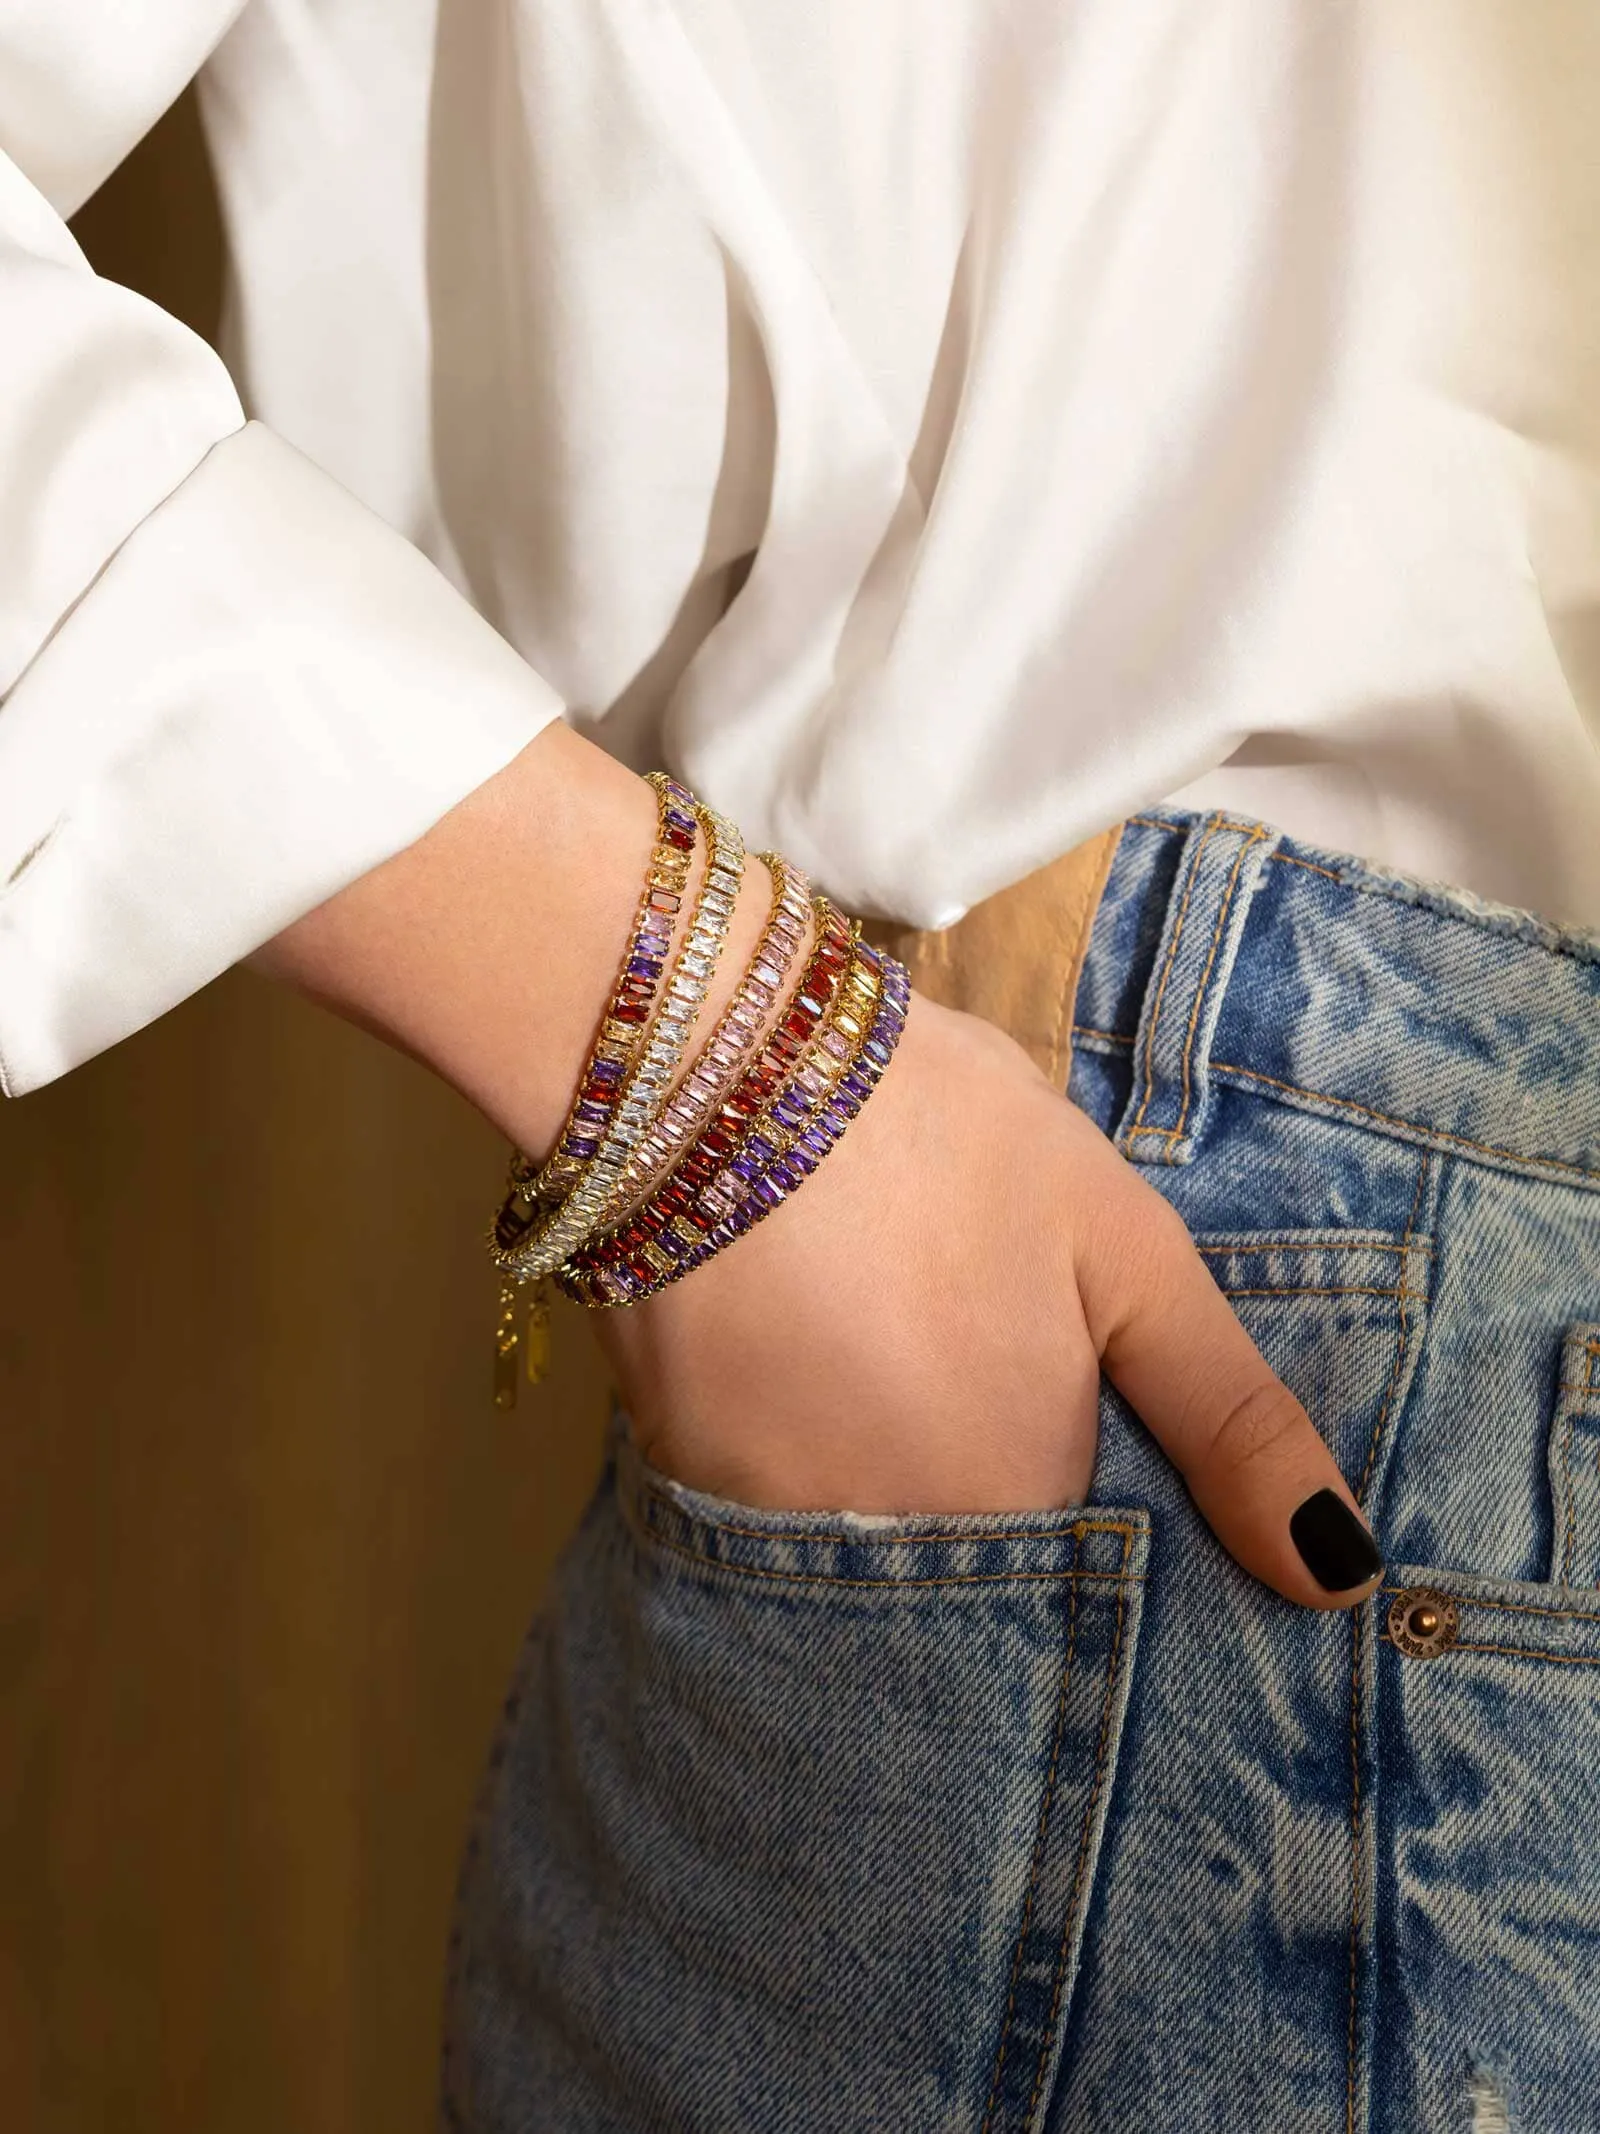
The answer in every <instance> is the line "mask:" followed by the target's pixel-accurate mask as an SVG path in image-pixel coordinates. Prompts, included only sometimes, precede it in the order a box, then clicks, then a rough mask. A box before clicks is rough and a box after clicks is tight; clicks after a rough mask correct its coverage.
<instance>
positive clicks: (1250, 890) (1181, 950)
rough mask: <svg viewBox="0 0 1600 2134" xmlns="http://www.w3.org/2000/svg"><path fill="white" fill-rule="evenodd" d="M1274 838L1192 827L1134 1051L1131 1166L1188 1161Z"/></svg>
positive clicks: (1126, 1140) (1209, 822)
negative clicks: (1231, 982)
mask: <svg viewBox="0 0 1600 2134" xmlns="http://www.w3.org/2000/svg"><path fill="white" fill-rule="evenodd" d="M1277 843H1278V833H1277V832H1276V831H1275V830H1269V829H1268V828H1267V827H1266V826H1265V825H1264V824H1262V823H1245V822H1235V821H1234V820H1233V819H1232V818H1231V817H1230V816H1227V815H1221V814H1218V815H1209V816H1207V817H1206V818H1205V820H1204V821H1201V822H1196V823H1194V824H1192V825H1191V826H1190V829H1189V831H1188V833H1187V836H1186V838H1185V842H1184V852H1183V858H1182V861H1181V862H1180V864H1179V867H1178V872H1177V876H1176V878H1175V879H1174V882H1173V885H1172V894H1171V899H1170V901H1169V903H1168V905H1167V917H1166V923H1165V925H1164V926H1163V928H1162V930H1161V941H1160V945H1159V947H1158V948H1157V950H1156V958H1155V962H1154V964H1153V965H1152V967H1151V976H1150V985H1149V990H1148V991H1147V993H1146V994H1145V1000H1144V1008H1143V1011H1142V1013H1141V1014H1140V1017H1139V1034H1138V1036H1137V1037H1136V1038H1135V1040H1134V1046H1133V1089H1132V1091H1131V1093H1130V1095H1129V1098H1128V1108H1127V1110H1126V1112H1125V1113H1124V1114H1123V1119H1122V1124H1121V1125H1120V1126H1119V1127H1118V1128H1117V1133H1116V1143H1117V1147H1118V1148H1119V1149H1121V1151H1122V1153H1123V1154H1124V1155H1125V1156H1127V1157H1129V1158H1131V1159H1132V1161H1133V1162H1135V1163H1189V1162H1191V1161H1192V1160H1193V1158H1194V1154H1195V1150H1196V1149H1197V1147H1198V1146H1199V1140H1200V1136H1201V1134H1202V1132H1203V1131H1204V1129H1205V1123H1206V1113H1207V1110H1208V1109H1209V1105H1210V1097H1211V1076H1210V1064H1211V1039H1212V1036H1213V1033H1214V1032H1215V1030H1216V1027H1217V1017H1218V1015H1219V1014H1220V1013H1221V1011H1222V998H1223V995H1224V993H1225V992H1226V990H1227V985H1228V974H1229V973H1230V972H1231V970H1232V969H1233V960H1234V957H1235V956H1236V955H1237V954H1238V952H1239V941H1240V937H1241V936H1242V934H1243V932H1244V922H1245V917H1246V915H1247V913H1248V912H1249V909H1250V900H1251V898H1252V896H1253V895H1254V894H1255V891H1256V889H1257V888H1258V887H1259V885H1260V882H1261V877H1262V873H1263V870H1264V868H1265V866H1266V862H1267V859H1268V856H1269V855H1270V854H1271V852H1272V851H1273V850H1274V848H1275V847H1276V845H1277Z"/></svg>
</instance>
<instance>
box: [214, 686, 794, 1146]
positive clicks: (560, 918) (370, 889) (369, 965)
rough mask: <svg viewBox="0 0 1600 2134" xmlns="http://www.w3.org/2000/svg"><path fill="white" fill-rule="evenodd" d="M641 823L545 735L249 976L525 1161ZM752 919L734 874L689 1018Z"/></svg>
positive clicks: (581, 752)
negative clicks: (433, 1091)
mask: <svg viewBox="0 0 1600 2134" xmlns="http://www.w3.org/2000/svg"><path fill="white" fill-rule="evenodd" d="M655 818H656V804H655V796H654V795H653V794H652V792H651V790H650V788H649V787H648V786H647V785H646V784H645V783H644V781H643V780H642V779H640V778H637V777H635V776H634V774H633V773H632V772H631V771H629V770H626V769H624V768H623V767H622V766H621V765H620V764H618V763H616V762H615V761H613V759H612V758H611V757H609V756H608V755H606V754H605V752H604V751H603V750H601V749H598V748H596V747H595V746H594V745H593V744H592V743H590V742H588V741H585V740H583V739H581V738H580V737H579V736H578V735H576V734H574V733H573V732H572V731H571V729H570V728H568V727H566V726H565V725H562V724H559V723H558V724H556V725H553V726H550V727H547V728H546V729H545V731H544V732H543V733H541V734H540V735H539V737H538V739H537V740H536V741H534V742H532V743H531V744H530V745H529V746H528V747H527V748H525V749H524V750H523V751H522V753H521V754H520V755H519V756H518V757H516V758H515V760H514V761H513V762H511V763H510V764H508V765H507V767H506V769H505V770H504V771H502V772H500V773H499V774H498V776H496V777H494V778H492V779H490V780H489V782H488V783H487V784H486V785H483V786H480V787H479V788H478V789H477V790H476V791H475V792H473V793H470V794H469V795H468V796H467V798H466V799H465V800H464V801H462V802H461V803H460V805H459V806H458V807H456V808H453V809H452V810H451V811H450V813H449V814H447V815H446V816H444V817H443V818H442V819H441V820H440V821H439V822H438V823H437V824H436V825H435V826H434V828H433V829H432V830H430V831H429V832H428V834H427V835H426V836H425V837H423V838H421V839H419V841H418V842H417V843H416V844H414V845H412V846H410V847H408V848H407V850H405V851H404V852H401V853H399V854H397V855H396V856H395V858H393V859H391V860H388V861H386V862H385V863H384V864H383V865H382V866H380V867H376V868H374V869H373V870H372V872H371V873H369V874H366V875H363V876H362V877H361V878H360V879H359V880H358V881H356V882H353V883H352V884H351V885H350V886H349V887H348V888H347V889H344V890H341V891H340V893H339V894H338V895H337V896H335V897H332V898H330V899H329V900H328V902H327V903H326V904H323V905H320V906H319V907H318V908H317V909H316V910H315V911H312V912H310V913H308V914H307V915H306V917H304V918H303V919H300V920H298V921H297V922H296V923H295V924H294V925H293V926H291V927H289V928H287V929H286V930H285V931H284V932H283V933H281V934H279V935H278V936H277V938H276V939H275V940H273V941H271V942H269V943H268V944H267V945H266V946H265V947H264V948H263V949H261V950H260V951H259V952H258V953H257V955H256V956H255V957H254V958H253V959H252V960H253V961H254V963H255V964H256V965H257V966H258V967H259V968H261V969H264V970H267V971H270V972H271V973H272V974H273V975H275V976H277V977H279V978H282V979H284V980H286V981H287V982H288V983H290V984H291V985H293V986H295V987H296V988H297V989H298V990H299V991H300V992H302V993H305V994H306V995H308V996H309V997H310V998H312V999H314V1000H317V1001H319V1002H320V1003H321V1004H322V1005H324V1006H325V1007H329V1008H331V1009H333V1010H334V1011H335V1012H336V1013H337V1014H340V1015H342V1016H344V1017H345V1018H346V1019H347V1020H348V1021H351V1022H355V1023H359V1024H361V1025H362V1026H363V1027H365V1028H367V1029H369V1030H372V1031H374V1032H375V1033H376V1034H377V1035H378V1036H380V1037H382V1038H384V1039H385V1040H386V1041H387V1042H388V1043H390V1044H392V1045H395V1046H398V1047H399V1048H400V1049H402V1050H404V1051H406V1052H409V1053H411V1054H413V1055H414V1056H415V1057H416V1058H418V1059H420V1060H422V1061H423V1062H424V1063H425V1064H426V1065H427V1066H429V1067H431V1068H432V1069H433V1070H434V1072H435V1073H437V1074H439V1075H440V1076H442V1077H443V1078H444V1080H446V1081H447V1082H450V1083H451V1084H452V1085H453V1086H454V1087H455V1088H456V1089H458V1090H460V1091H461V1093H462V1094H463V1095H464V1096H465V1097H467V1098H468V1099H469V1100H470V1101H471V1102H472V1103H473V1104H475V1105H477V1107H478V1108H479V1109H480V1110H481V1111H482V1112H484V1113H485V1114H486V1116H487V1117H488V1118H490V1119H491V1120H493V1121H494V1123H495V1124H496V1125H497V1126H499V1127H500V1128H501V1129H502V1130H503V1131H504V1132H505V1133H506V1134H507V1135H508V1136H509V1137H510V1138H511V1140H513V1141H514V1142H515V1143H516V1144H517V1145H518V1147H520V1148H523V1149H526V1150H527V1151H528V1152H529V1154H531V1155H534V1156H539V1157H542V1156H543V1155H544V1154H545V1152H546V1151H547V1150H548V1149H549V1147H550V1145H551V1143H552V1142H553V1140H554V1139H555V1136H556V1133H557V1131H558V1130H559V1128H560V1125H561V1121H562V1118H563V1117H564V1115H565V1112H566V1108H567V1104H568V1102H569V1100H570V1098H571V1095H572V1090H573V1085H574V1083H575V1081H576V1078H577V1075H578V1071H579V1068H580V1066H581V1064H582V1061H583V1058H584V1056H585V1053H586V1051H587V1048H588V1046H589V1044H590V1043H591V1041H592V1039H593V1037H594V1034H595V1031H596V1028H597V1027H598V1024H599V1021H600V1018H601V1015H602V1013H603V1011H604V1008H605V1004H606V1000H607V998H608V996H609V994H610V991H611V988H612V986H613V985H614V983H615V980H616V975H617V969H618V965H619V962H620V959H621V956H622V953H623V950H624V948H625V946H626V944H627V940H628V933H629V928H630V925H631V923H632V919H633V914H634V911H635V909H636V907H637V904H638V899H639V893H640V887H641V884H642V882H643V877H644V867H645V862H646V860H647V858H648V856H649V852H650V849H651V845H652V841H653V838H654V833H655ZM765 906H766V894H765V877H764V875H763V874H762V871H761V870H760V869H759V868H749V869H747V870H746V877H745V882H744V884H743V886H742V888H741V891H740V895H739V902H738V908H737V910H736V912H735V915H734V920H733V925H732V927H731V929H730V934H729V942H728V953H727V954H726V955H725V956H724V957H723V959H722V963H721V966H720V967H719V971H718V980H719V983H718V985H717V986H716V987H715V989H714V990H713V993H712V996H711V999H710V1000H709V1001H708V1003H707V1007H706V1010H705V1011H704V1015H711V1014H714V1013H715V1012H716V1011H717V1008H718V1006H719V1005H720V1002H721V1000H722V999H723V998H724V997H725V995H726V993H727V991H728V990H729V989H730V988H731V987H732V985H733V984H735V983H736V982H737V978H738V974H739V972H740V971H741V970H742V968H743V966H744V964H745V962H746V961H747V960H748V956H749V952H750V949H751V947H752V946H753V944H754V942H755V939H756V937H757V935H758V934H759V932H760V929H761V925H762V920H763V916H764V912H765Z"/></svg>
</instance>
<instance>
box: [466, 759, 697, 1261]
mask: <svg viewBox="0 0 1600 2134" xmlns="http://www.w3.org/2000/svg"><path fill="white" fill-rule="evenodd" d="M650 783H651V784H652V785H653V786H654V787H655V790H656V841H655V846H654V849H653V850H652V852H651V854H650V859H649V863H648V865H647V866H646V868H645V878H644V892H643V895H642V896H641V897H640V900H639V909H638V912H637V913H636V915H635V917H634V922H633V931H632V933H631V934H630V936H629V939H628V947H627V953H626V954H625V955H624V957H623V959H622V972H621V975H620V976H619V978H618V979H617V983H616V987H615V990H614V991H613V993H612V996H611V999H610V1001H609V1002H608V1003H607V1006H606V1011H605V1014H604V1015H603V1016H602V1017H601V1020H600V1034H599V1036H598V1037H597V1038H596V1039H595V1042H594V1049H593V1050H592V1051H591V1052H590V1054H589V1057H588V1059H587V1060H586V1061H585V1062H584V1068H583V1072H582V1074H581V1075H579V1077H578V1089H577V1094H576V1095H575V1096H574V1098H573V1100H572V1104H571V1107H570V1109H569V1110H568V1112H567V1116H566V1119H565V1121H564V1123H563V1125H562V1128H561V1131H560V1133H558V1134H557V1136H556V1140H555V1152H554V1154H553V1155H552V1156H551V1158H550V1160H549V1162H548V1163H547V1164H546V1165H545V1166H544V1169H543V1170H542V1171H536V1169H535V1167H534V1166H533V1165H532V1164H530V1163H529V1162H528V1161H527V1159H526V1158H525V1157H523V1156H520V1155H519V1156H516V1157H514V1158H513V1160H512V1166H511V1175H512V1180H513V1183H514V1184H515V1185H517V1186H520V1187H523V1188H525V1189H529V1190H528V1191H527V1192H526V1198H527V1199H529V1200H533V1199H539V1200H543V1199H545V1198H550V1199H559V1198H560V1196H561V1193H562V1191H563V1189H565V1190H568V1191H570V1189H571V1187H572V1186H573V1185H574V1184H576V1182H577V1180H578V1179H579V1178H580V1177H581V1176H582V1174H583V1169H584V1166H585V1165H586V1164H587V1163H588V1161H589V1160H590V1158H591V1157H593V1156H594V1154H595V1153H596V1151H597V1149H598V1148H599V1145H600V1139H601V1136H602V1135H603V1133H604V1132H605V1129H606V1128H607V1127H608V1126H609V1125H610V1123H611V1117H612V1114H613V1112H614V1111H615V1109H616V1106H617V1100H618V1098H619V1097H620V1096H621V1094H622V1085H623V1081H624V1079H625V1078H626V1076H627V1073H628V1070H629V1068H630V1067H631V1066H632V1065H633V1063H634V1061H635V1059H636V1058H637V1057H638V1054H639V1052H640V1050H641V1048H642V1044H643V1039H644V1033H645V1027H646V1025H647V1024H648V1022H649V1020H650V1013H651V1010H652V1008H653V1007H654V1005H655V997H656V993H657V990H658V988H659V986H660V983H661V973H662V971H663V969H664V968H665V965H666V958H667V951H668V950H669V948H670V947H671V945H672V929H673V926H674V923H675V922H676V920H677V916H678V913H679V911H680V910H681V909H682V907H683V898H684V892H685V890H686V889H687V888H688V883H689V870H690V867H691V865H692V863H693V860H694V848H695V841H696V838H697V837H698V835H699V825H698V822H697V820H696V816H695V802H694V795H693V794H692V793H690V792H688V791H687V790H686V789H685V788H684V787H683V786H681V785H679V784H678V783H677V782H676V780H675V779H671V778H668V777H667V776H666V775H665V774H664V773H660V772H658V773H657V774H656V775H655V776H654V777H653V778H652V779H651V780H650ZM498 1230H499V1226H498V1224H497V1225H496V1231H497V1235H498ZM504 1242H507V1243H508V1242H509V1239H507V1240H505V1241H504Z"/></svg>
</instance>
